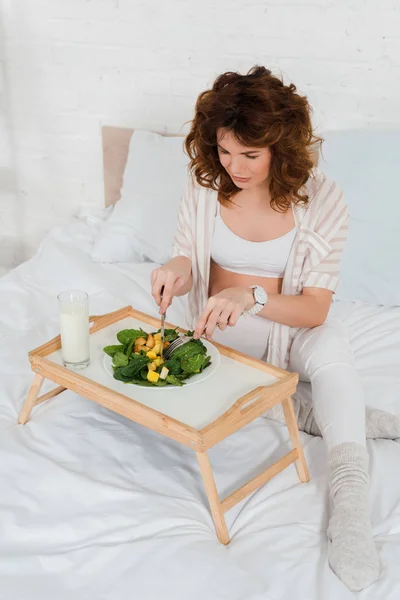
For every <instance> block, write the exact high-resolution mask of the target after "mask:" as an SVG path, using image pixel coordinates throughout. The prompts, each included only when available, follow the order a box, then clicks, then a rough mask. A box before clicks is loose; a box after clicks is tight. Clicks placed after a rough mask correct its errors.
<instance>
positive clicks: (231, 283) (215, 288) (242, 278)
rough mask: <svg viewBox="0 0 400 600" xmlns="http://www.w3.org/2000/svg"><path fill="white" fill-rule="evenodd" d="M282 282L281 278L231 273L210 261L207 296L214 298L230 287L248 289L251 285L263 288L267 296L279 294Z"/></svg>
mask: <svg viewBox="0 0 400 600" xmlns="http://www.w3.org/2000/svg"><path fill="white" fill-rule="evenodd" d="M282 281H283V279H282V278H281V277H256V276H254V275H245V274H241V273H233V272H232V271H228V270H227V269H223V268H222V267H220V266H219V265H217V264H216V263H215V262H213V261H211V264H210V284H209V288H208V295H209V296H215V294H218V293H219V292H222V290H225V289H227V288H230V287H250V286H251V285H259V286H261V287H263V288H264V290H265V291H266V292H267V294H280V293H281V290H282Z"/></svg>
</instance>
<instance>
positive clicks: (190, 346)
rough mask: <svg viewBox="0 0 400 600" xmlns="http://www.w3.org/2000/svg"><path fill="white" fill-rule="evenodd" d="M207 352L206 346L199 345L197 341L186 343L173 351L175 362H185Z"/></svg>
mask: <svg viewBox="0 0 400 600" xmlns="http://www.w3.org/2000/svg"><path fill="white" fill-rule="evenodd" d="M206 352H207V350H206V348H205V346H204V345H203V344H202V345H201V346H200V344H197V343H196V342H195V341H190V342H186V344H183V346H179V348H177V349H176V350H174V351H173V358H174V359H175V360H177V359H179V360H185V359H188V358H190V357H191V356H195V355H196V354H205V353H206Z"/></svg>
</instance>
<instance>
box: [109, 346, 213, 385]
mask: <svg viewBox="0 0 400 600" xmlns="http://www.w3.org/2000/svg"><path fill="white" fill-rule="evenodd" d="M201 341H202V342H203V344H204V345H205V347H206V348H207V354H208V355H209V356H210V357H211V364H210V366H209V367H207V368H206V369H204V371H203V372H202V373H199V374H198V375H193V377H190V379H188V380H187V381H185V382H184V386H183V387H187V386H188V385H194V384H196V383H200V382H201V381H204V380H205V379H207V378H208V377H210V375H213V374H214V373H215V371H216V370H217V369H218V367H219V365H220V364H221V355H220V353H219V351H218V349H217V348H216V347H215V346H214V344H211V343H210V342H208V341H207V340H203V339H202V340H201ZM103 365H104V368H105V370H106V371H107V373H108V374H109V375H110V377H112V378H113V379H114V371H113V368H112V357H111V356H108V354H105V353H104V359H103ZM114 381H115V380H114ZM130 385H135V384H134V383H132V384H130ZM138 387H140V388H141V389H142V390H172V389H173V390H176V389H178V390H179V389H181V388H180V387H179V386H175V385H165V386H162V387H158V386H156V385H152V386H148V387H147V386H145V387H143V386H138Z"/></svg>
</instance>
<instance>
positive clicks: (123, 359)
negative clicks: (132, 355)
mask: <svg viewBox="0 0 400 600" xmlns="http://www.w3.org/2000/svg"><path fill="white" fill-rule="evenodd" d="M128 362H129V359H128V357H127V356H126V354H124V353H123V352H116V353H115V354H114V356H113V365H114V367H126V365H127V364H128Z"/></svg>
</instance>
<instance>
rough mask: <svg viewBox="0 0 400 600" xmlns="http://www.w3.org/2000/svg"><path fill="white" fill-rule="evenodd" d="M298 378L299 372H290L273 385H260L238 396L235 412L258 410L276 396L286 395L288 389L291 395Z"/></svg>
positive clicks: (242, 412) (244, 413)
mask: <svg viewBox="0 0 400 600" xmlns="http://www.w3.org/2000/svg"><path fill="white" fill-rule="evenodd" d="M298 378H299V377H298V374H297V373H288V374H287V376H286V377H285V378H284V379H283V380H282V379H281V380H280V381H277V382H276V383H273V384H272V385H260V386H258V387H256V388H254V390H251V392H248V393H247V394H244V396H241V397H240V398H238V400H236V402H235V404H234V405H233V407H232V408H233V409H234V411H235V412H236V411H240V414H242V415H246V414H247V413H249V412H250V411H253V410H254V411H257V409H258V408H259V407H261V406H263V405H268V404H269V403H270V402H271V401H273V400H274V399H275V398H276V396H279V397H285V391H286V390H287V392H286V393H287V395H288V396H290V395H292V394H293V393H294V392H295V390H296V385H297V382H298Z"/></svg>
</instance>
